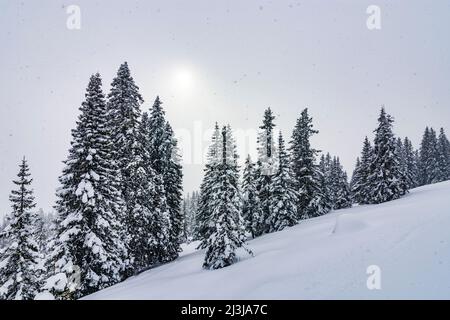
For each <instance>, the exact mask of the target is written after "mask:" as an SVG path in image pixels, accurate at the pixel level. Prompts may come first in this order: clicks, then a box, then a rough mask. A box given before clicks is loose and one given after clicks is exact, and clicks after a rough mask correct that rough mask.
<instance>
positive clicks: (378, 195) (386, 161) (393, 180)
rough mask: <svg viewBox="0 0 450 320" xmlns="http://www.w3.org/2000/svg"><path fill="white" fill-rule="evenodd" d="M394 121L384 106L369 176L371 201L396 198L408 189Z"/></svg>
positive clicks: (376, 131)
mask: <svg viewBox="0 0 450 320" xmlns="http://www.w3.org/2000/svg"><path fill="white" fill-rule="evenodd" d="M393 122H394V120H393V118H392V117H391V116H390V115H389V114H387V113H386V111H385V109H384V107H382V108H381V111H380V116H379V118H378V127H377V129H376V130H375V140H374V148H373V158H372V162H371V165H370V175H369V177H368V183H369V185H370V196H369V203H382V202H386V201H391V200H395V199H398V198H400V197H401V196H402V195H404V194H405V193H406V192H407V191H408V189H407V187H406V184H405V176H404V174H403V172H402V170H401V166H400V159H399V154H398V152H397V148H396V139H395V137H394V133H393V132H392V123H393Z"/></svg>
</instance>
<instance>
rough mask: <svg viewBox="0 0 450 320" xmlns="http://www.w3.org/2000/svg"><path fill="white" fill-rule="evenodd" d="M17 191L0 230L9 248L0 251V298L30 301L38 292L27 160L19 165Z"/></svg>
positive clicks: (31, 192)
mask: <svg viewBox="0 0 450 320" xmlns="http://www.w3.org/2000/svg"><path fill="white" fill-rule="evenodd" d="M17 176H18V179H17V180H14V181H13V182H14V184H15V185H16V186H17V189H16V190H12V191H11V195H10V197H9V200H10V201H11V204H12V213H11V216H10V222H9V225H8V226H7V227H6V228H5V230H3V231H2V236H4V237H7V238H8V240H9V246H8V247H6V248H4V249H2V250H0V299H7V300H31V299H33V298H34V296H35V295H36V293H37V291H38V289H39V283H38V279H37V277H36V267H37V263H38V245H37V242H36V234H35V232H36V225H35V222H36V214H35V213H34V212H33V208H34V207H35V206H36V205H35V203H34V196H33V190H31V189H30V185H31V182H32V181H33V180H32V179H31V178H30V172H29V168H28V164H27V161H26V160H25V158H23V160H22V162H21V164H20V170H19V174H18V175H17Z"/></svg>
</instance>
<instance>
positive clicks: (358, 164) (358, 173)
mask: <svg viewBox="0 0 450 320" xmlns="http://www.w3.org/2000/svg"><path fill="white" fill-rule="evenodd" d="M360 179H361V160H360V159H359V157H357V158H356V163H355V169H353V173H352V177H351V179H350V192H351V195H352V202H354V203H358V202H359V201H358V200H359V199H357V197H355V193H354V192H353V190H354V189H355V187H356V184H357V183H358V181H359V180H360Z"/></svg>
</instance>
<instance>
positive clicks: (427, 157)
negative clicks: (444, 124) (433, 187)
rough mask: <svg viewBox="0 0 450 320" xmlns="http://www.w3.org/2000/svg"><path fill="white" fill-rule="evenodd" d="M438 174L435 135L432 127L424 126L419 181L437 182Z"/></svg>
mask: <svg viewBox="0 0 450 320" xmlns="http://www.w3.org/2000/svg"><path fill="white" fill-rule="evenodd" d="M438 175H439V165H438V150H437V137H436V132H435V131H434V129H433V128H428V127H426V129H425V132H424V134H423V138H422V142H421V145H420V168H419V183H420V185H426V184H430V183H435V182H438V179H437V176H438Z"/></svg>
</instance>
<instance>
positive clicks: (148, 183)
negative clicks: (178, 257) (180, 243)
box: [129, 113, 173, 272]
mask: <svg viewBox="0 0 450 320" xmlns="http://www.w3.org/2000/svg"><path fill="white" fill-rule="evenodd" d="M149 121H150V118H149V117H148V114H147V113H144V114H143V115H142V119H141V123H140V127H139V135H138V139H137V141H138V143H137V145H136V152H137V153H136V156H135V159H136V160H135V162H134V164H133V165H132V169H133V170H132V171H131V173H132V176H134V177H135V179H134V184H132V185H131V186H132V187H133V190H136V193H135V194H132V195H133V197H131V198H130V199H131V200H132V201H133V202H132V203H130V204H131V205H130V206H129V207H131V208H134V209H133V210H132V211H131V213H132V215H131V218H132V220H133V221H130V223H129V226H130V228H131V229H130V231H129V234H130V237H131V243H130V244H131V245H132V246H133V248H132V249H130V250H131V251H132V256H133V257H134V260H135V261H134V267H135V272H140V271H142V270H145V269H146V268H148V267H150V266H152V265H154V264H157V263H161V262H165V261H167V260H168V252H169V250H170V248H171V246H172V245H173V243H172V242H171V240H170V216H169V208H168V205H167V200H166V192H165V186H164V181H163V176H162V175H161V174H159V173H157V171H156V170H155V169H154V166H152V163H153V162H152V156H151V153H152V148H153V144H152V142H151V133H150V130H149V128H150V125H149Z"/></svg>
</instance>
